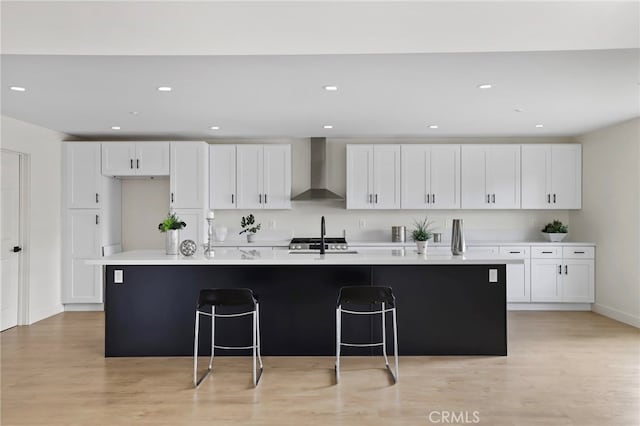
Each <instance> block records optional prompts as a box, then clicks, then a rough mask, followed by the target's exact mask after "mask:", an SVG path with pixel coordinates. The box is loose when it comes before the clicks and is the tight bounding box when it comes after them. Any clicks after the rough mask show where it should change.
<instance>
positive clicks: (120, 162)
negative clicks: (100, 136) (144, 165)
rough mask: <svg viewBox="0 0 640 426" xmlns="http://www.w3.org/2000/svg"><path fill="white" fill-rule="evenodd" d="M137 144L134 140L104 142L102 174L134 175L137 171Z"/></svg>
mask: <svg viewBox="0 0 640 426" xmlns="http://www.w3.org/2000/svg"><path fill="white" fill-rule="evenodd" d="M135 161H136V145H135V143H133V142H103V143H102V174H103V175H105V176H133V175H135V174H136V173H137V171H136V168H135V166H136V163H135Z"/></svg>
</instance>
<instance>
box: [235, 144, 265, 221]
mask: <svg viewBox="0 0 640 426" xmlns="http://www.w3.org/2000/svg"><path fill="white" fill-rule="evenodd" d="M236 170H237V182H238V183H237V187H238V208H240V209H261V208H262V206H263V197H264V191H263V189H264V186H263V183H264V182H263V177H264V173H263V149H262V145H238V146H237V147H236Z"/></svg>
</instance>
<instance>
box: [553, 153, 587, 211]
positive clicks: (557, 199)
mask: <svg viewBox="0 0 640 426" xmlns="http://www.w3.org/2000/svg"><path fill="white" fill-rule="evenodd" d="M550 192H551V193H552V206H553V208H556V209H580V208H582V146H581V145H578V144H566V145H552V146H551V191H550Z"/></svg>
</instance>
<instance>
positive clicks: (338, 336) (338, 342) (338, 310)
mask: <svg viewBox="0 0 640 426" xmlns="http://www.w3.org/2000/svg"><path fill="white" fill-rule="evenodd" d="M341 308H342V307H341V306H338V307H337V308H336V365H335V370H336V371H335V372H336V384H338V383H340V346H341V345H342V337H341V333H342V309H341Z"/></svg>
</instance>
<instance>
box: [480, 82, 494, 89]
mask: <svg viewBox="0 0 640 426" xmlns="http://www.w3.org/2000/svg"><path fill="white" fill-rule="evenodd" d="M492 87H493V86H492V85H490V84H487V83H484V84H479V85H478V89H491V88H492Z"/></svg>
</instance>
